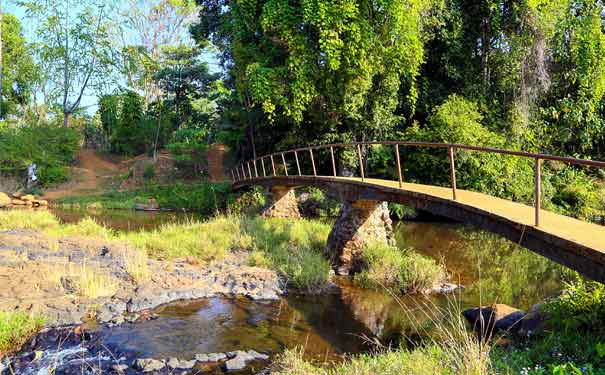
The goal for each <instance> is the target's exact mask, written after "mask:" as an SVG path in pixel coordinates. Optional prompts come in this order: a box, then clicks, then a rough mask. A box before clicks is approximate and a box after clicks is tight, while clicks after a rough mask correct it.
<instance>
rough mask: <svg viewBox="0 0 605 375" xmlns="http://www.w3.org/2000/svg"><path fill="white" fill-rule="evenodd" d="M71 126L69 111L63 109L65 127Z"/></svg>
mask: <svg viewBox="0 0 605 375" xmlns="http://www.w3.org/2000/svg"><path fill="white" fill-rule="evenodd" d="M67 126H69V112H67V111H63V127H64V128H66V127H67Z"/></svg>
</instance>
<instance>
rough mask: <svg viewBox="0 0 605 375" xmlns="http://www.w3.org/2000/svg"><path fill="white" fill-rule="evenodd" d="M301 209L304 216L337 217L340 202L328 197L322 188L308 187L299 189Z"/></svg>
mask: <svg viewBox="0 0 605 375" xmlns="http://www.w3.org/2000/svg"><path fill="white" fill-rule="evenodd" d="M297 193H298V201H299V205H298V206H299V209H300V211H301V214H302V215H303V216H304V217H326V216H327V217H335V216H337V215H338V212H339V210H340V202H339V201H338V200H336V199H333V198H331V197H328V196H327V195H326V194H325V193H324V192H323V191H322V190H321V189H317V188H314V187H307V188H302V189H297Z"/></svg>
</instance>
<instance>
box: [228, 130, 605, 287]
mask: <svg viewBox="0 0 605 375" xmlns="http://www.w3.org/2000/svg"><path fill="white" fill-rule="evenodd" d="M367 144H385V145H391V146H393V148H394V152H395V154H396V160H395V161H396V164H397V169H398V171H399V172H398V174H399V181H390V180H383V179H372V178H366V177H365V171H364V170H363V162H362V153H361V151H360V146H361V145H367ZM351 145H354V146H357V149H358V156H359V158H360V171H359V176H357V177H341V176H337V175H336V167H335V161H334V156H333V155H334V151H333V149H334V148H336V147H340V146H347V147H350V146H351ZM401 146H407V147H443V148H447V149H448V156H449V162H450V178H451V187H449V188H448V187H438V186H432V185H422V184H413V183H406V182H404V181H403V179H402V175H401V165H400V159H399V147H401ZM319 148H329V149H330V151H331V155H332V158H331V159H332V160H331V162H332V166H333V174H332V175H328V176H325V175H318V174H317V171H316V168H315V162H314V159H313V150H316V149H319ZM456 149H469V150H476V151H480V152H494V153H499V154H506V155H515V156H521V157H529V158H533V159H534V160H535V166H536V168H535V204H534V206H533V207H530V206H527V205H524V204H521V203H516V202H511V201H507V200H504V199H500V198H496V197H492V196H489V195H487V194H482V193H478V192H473V191H467V190H460V189H457V187H456V173H455V151H456ZM300 152H309V153H310V155H311V161H312V163H313V174H312V175H304V174H302V173H301V170H300V166H299V163H298V155H297V154H298V153H300ZM286 153H294V155H295V156H296V161H297V163H296V164H297V168H296V170H295V172H297V173H292V172H293V171H292V167H290V171H288V169H289V168H288V165H287V164H286V162H285V159H284V157H283V155H284V154H286ZM276 156H279V159H281V160H282V161H283V169H282V170H281V173H282V174H280V171H279V170H278V168H276V166H275V159H276ZM265 160H270V161H271V164H270V165H271V169H269V171H268V172H269V173H267V169H268V168H265V166H264V164H263V171H264V172H265V173H261V174H259V172H258V169H259V168H258V165H257V164H258V163H264V162H265ZM543 160H557V161H562V162H566V163H571V164H580V165H590V166H595V167H600V168H603V167H605V162H600V161H591V160H582V159H574V158H567V157H557V156H550V155H543V154H533V153H525V152H518V151H507V150H501V149H493V148H482V147H476V146H467V145H452V144H436V143H419V142H393V141H389V142H357V143H352V144H346V145H341V144H337V145H322V146H312V147H307V148H302V149H296V150H290V151H285V152H282V153H277V154H272V155H267V156H264V157H261V158H258V159H255V160H252V161H249V162H247V163H245V164H241V165H239V166H237V167H236V168H234V169H233V170H232V171H231V177H232V179H233V182H232V186H233V188H234V189H239V188H243V187H247V186H252V185H261V186H264V187H266V188H268V189H275V187H281V188H283V189H294V188H297V187H302V186H313V187H318V188H320V189H322V190H323V191H326V192H327V193H328V194H329V195H330V196H333V197H335V198H337V199H339V200H341V201H346V202H356V201H374V202H395V203H402V204H405V205H408V206H410V207H414V208H416V209H419V210H423V211H427V212H430V213H432V214H435V215H439V216H443V217H447V218H450V219H452V220H456V221H459V222H462V223H466V224H470V225H473V226H475V227H477V228H480V229H483V230H487V231H490V232H492V233H495V234H498V235H501V236H503V237H505V238H507V239H509V240H511V241H513V242H515V243H518V244H519V245H521V246H524V247H526V248H528V249H530V250H532V251H534V252H536V253H538V254H540V255H542V256H545V257H547V258H549V259H551V260H553V261H555V262H557V263H559V264H562V265H564V266H567V267H569V268H571V269H574V270H576V271H578V272H579V273H581V274H583V275H585V276H587V277H589V278H591V279H594V280H597V281H601V282H605V227H603V226H600V225H597V224H592V223H587V222H583V221H580V220H577V219H574V218H571V217H567V216H564V215H559V214H555V213H552V212H548V211H545V210H542V209H541V207H540V199H541V197H540V191H541V189H540V184H541V178H540V166H541V162H542V161H543ZM288 172H290V173H288Z"/></svg>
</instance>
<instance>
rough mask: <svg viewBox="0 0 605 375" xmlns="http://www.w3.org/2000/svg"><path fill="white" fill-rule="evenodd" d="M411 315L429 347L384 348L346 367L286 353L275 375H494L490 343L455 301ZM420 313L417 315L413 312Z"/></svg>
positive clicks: (421, 307) (423, 306) (277, 363)
mask: <svg viewBox="0 0 605 375" xmlns="http://www.w3.org/2000/svg"><path fill="white" fill-rule="evenodd" d="M400 305H401V308H402V309H403V310H404V312H405V315H406V316H407V317H408V319H409V320H410V321H411V322H412V325H413V326H415V329H416V330H417V331H418V333H419V334H421V335H422V337H424V339H423V341H422V342H421V343H419V344H417V346H416V347H414V348H412V349H407V348H396V349H394V350H392V349H391V348H386V347H382V348H379V349H378V350H377V351H375V352H374V353H367V354H361V355H356V356H353V357H351V358H349V359H348V360H346V361H344V362H343V363H340V364H335V365H334V364H313V363H310V362H308V361H307V360H305V359H304V348H298V349H294V350H286V351H285V352H284V353H283V354H282V355H281V356H279V357H278V358H277V360H276V361H275V363H274V365H273V367H272V370H271V371H270V374H272V375H303V374H304V375H377V374H387V375H417V374H420V375H423V374H427V375H429V374H431V375H432V374H443V375H458V374H463V375H488V374H494V373H495V372H494V370H493V366H492V363H491V359H490V353H491V349H492V344H491V341H490V338H489V337H480V338H479V337H477V336H476V334H475V333H474V332H471V331H469V329H468V327H467V324H466V322H465V321H464V319H463V318H462V314H461V312H460V309H459V305H458V303H457V302H456V301H455V300H452V301H450V303H449V304H448V306H446V307H439V306H436V305H434V304H431V303H430V302H426V304H424V303H422V302H418V306H417V308H414V309H411V308H410V307H407V306H406V305H404V304H401V303H400ZM413 310H414V311H413ZM418 311H422V314H424V315H425V316H424V317H425V318H427V319H429V320H430V321H431V323H432V324H431V325H432V328H431V329H430V330H429V329H428V328H427V326H426V325H425V324H424V322H421V321H420V318H419V317H418V316H417V315H416V314H417V312H418Z"/></svg>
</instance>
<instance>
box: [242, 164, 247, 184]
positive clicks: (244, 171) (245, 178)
mask: <svg viewBox="0 0 605 375" xmlns="http://www.w3.org/2000/svg"><path fill="white" fill-rule="evenodd" d="M241 167H242V176H243V177H244V180H247V179H248V178H247V177H246V170H245V169H244V164H242V165H241Z"/></svg>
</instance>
